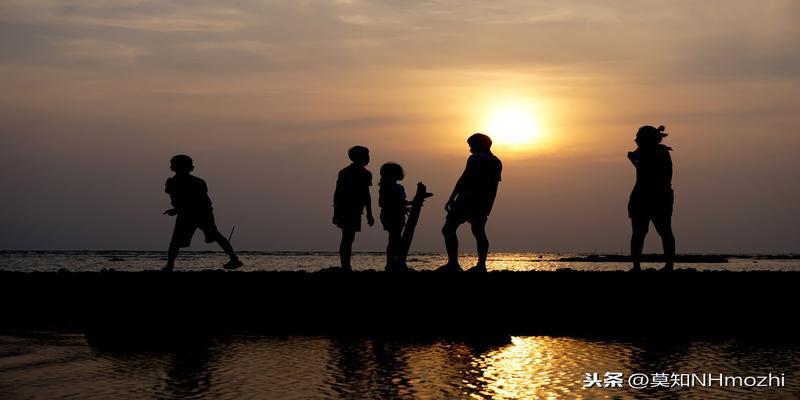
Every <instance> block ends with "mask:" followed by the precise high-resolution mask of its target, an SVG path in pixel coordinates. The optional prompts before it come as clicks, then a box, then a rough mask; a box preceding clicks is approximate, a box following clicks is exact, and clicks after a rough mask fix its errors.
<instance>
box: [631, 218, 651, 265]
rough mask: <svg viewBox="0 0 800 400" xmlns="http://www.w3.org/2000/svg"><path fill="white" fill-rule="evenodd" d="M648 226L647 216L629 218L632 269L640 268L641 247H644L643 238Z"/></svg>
mask: <svg viewBox="0 0 800 400" xmlns="http://www.w3.org/2000/svg"><path fill="white" fill-rule="evenodd" d="M649 227H650V219H649V218H641V217H636V218H631V230H632V234H631V258H633V268H632V269H631V270H632V271H639V270H641V269H642V266H641V261H642V249H643V248H644V238H645V236H647V230H648V229H649Z"/></svg>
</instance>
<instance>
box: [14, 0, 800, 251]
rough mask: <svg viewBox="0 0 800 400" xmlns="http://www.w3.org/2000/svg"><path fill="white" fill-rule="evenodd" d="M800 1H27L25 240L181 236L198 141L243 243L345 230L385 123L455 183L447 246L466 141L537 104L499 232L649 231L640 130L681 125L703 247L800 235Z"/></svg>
mask: <svg viewBox="0 0 800 400" xmlns="http://www.w3.org/2000/svg"><path fill="white" fill-rule="evenodd" d="M798 18H800V4H798V3H797V2H794V1H788V0H787V1H767V2H764V1H704V2H697V1H667V2H611V3H609V2H605V1H581V2H549V1H499V2H488V3H487V2H482V1H458V2H456V1H446V0H444V1H419V2H417V1H408V2H392V1H357V0H353V1H327V2H325V1H320V2H315V1H290V2H269V1H268V2H263V1H242V2H237V3H236V5H227V4H226V3H220V2H213V1H196V2H192V3H191V5H187V4H183V3H171V2H143V1H128V0H123V1H115V2H104V1H82V2H79V3H74V2H65V1H50V0H34V1H30V0H29V1H17V0H6V1H4V2H3V4H2V5H0V30H1V31H2V34H0V88H2V95H0V157H2V158H0V183H1V184H2V185H3V188H4V190H3V196H2V198H1V199H0V217H2V219H3V221H4V224H3V225H4V228H3V230H2V231H0V248H7V249H14V248H34V249H50V248H53V249H55V248H72V249H85V248H90V249H92V248H116V249H129V248H133V249H160V248H163V247H165V246H166V243H167V242H168V240H169V234H170V229H171V225H170V224H171V223H172V220H171V219H169V218H166V217H163V216H161V211H163V209H164V208H166V207H167V206H168V198H167V196H166V195H165V194H163V192H162V190H163V181H164V179H166V177H167V176H168V175H169V170H168V159H169V157H170V156H171V155H173V154H176V153H187V154H190V155H192V156H193V157H194V158H195V163H196V165H197V169H196V173H197V175H198V176H201V177H203V178H205V179H206V180H207V181H208V184H209V186H210V189H211V196H212V199H213V200H214V202H215V207H216V213H217V220H218V222H219V225H220V228H221V229H222V230H223V231H227V229H229V227H230V226H231V225H233V224H236V225H237V237H236V239H235V245H236V246H237V247H239V248H243V249H253V250H331V249H335V248H336V246H337V235H338V232H337V230H336V228H335V227H334V226H333V225H331V224H330V215H331V207H330V203H331V196H332V191H333V186H334V183H335V178H336V173H337V171H338V169H340V168H342V167H344V166H345V165H346V164H347V158H346V154H345V153H346V150H347V148H348V147H350V146H351V145H354V144H361V145H365V146H368V147H369V148H370V149H371V150H372V159H373V163H372V164H371V165H370V166H369V168H370V169H371V170H372V171H373V172H374V173H375V175H376V176H377V170H378V169H379V167H380V164H381V163H382V162H385V161H389V160H391V161H397V162H399V163H401V164H402V165H403V166H404V167H405V168H406V171H407V179H406V180H405V181H404V184H405V185H406V188H407V190H408V191H409V192H410V191H411V190H412V188H413V185H414V183H416V182H417V181H418V180H423V181H425V182H426V183H427V184H428V186H429V188H430V190H431V191H433V192H434V193H436V196H435V197H434V198H432V199H431V200H430V202H429V206H428V207H426V208H425V209H424V210H423V215H422V220H421V222H420V226H419V233H418V236H417V239H416V242H415V248H416V249H419V250H431V251H439V250H442V249H443V243H442V240H441V238H440V234H439V228H440V226H441V224H442V222H443V220H444V211H443V210H442V206H443V204H444V201H445V200H446V197H447V195H448V194H449V192H450V190H451V189H452V185H453V184H454V182H455V180H456V179H457V178H458V175H459V174H460V172H461V170H462V169H463V166H464V162H465V160H466V157H467V155H468V153H467V149H466V144H465V143H464V140H465V139H466V137H467V136H468V135H469V134H471V133H472V132H474V131H480V130H486V129H487V124H488V121H487V120H488V119H489V115H490V114H491V113H492V110H494V109H495V108H497V107H499V106H504V105H505V106H509V105H511V106H513V105H522V106H520V107H522V108H524V109H525V110H527V112H529V113H530V116H531V117H532V118H534V119H535V120H536V121H537V125H538V128H537V129H538V131H539V134H540V135H541V136H540V138H539V141H537V142H535V143H533V144H532V145H531V146H530V147H527V148H524V149H512V148H509V147H508V146H505V147H504V146H502V144H501V145H498V147H497V148H496V153H497V155H498V156H499V157H500V158H501V159H503V161H504V165H505V173H504V180H503V182H502V184H501V188H500V193H499V196H498V201H497V203H496V208H495V211H494V212H493V215H492V217H491V218H490V222H489V225H488V231H489V234H490V239H492V248H493V249H497V250H524V251H545V250H559V251H593V250H598V251H620V250H625V249H626V248H627V241H628V219H627V215H626V208H625V206H626V201H627V196H628V193H629V191H630V188H631V187H632V185H633V178H634V175H633V174H634V171H633V169H632V167H631V166H630V164H629V163H628V162H627V160H626V159H625V154H626V152H627V151H629V150H631V149H632V146H633V136H634V134H635V132H636V129H637V128H638V127H639V126H640V125H644V124H653V125H659V124H665V125H667V128H668V132H669V133H670V136H669V137H668V138H667V144H668V145H670V146H672V147H673V148H674V149H675V151H674V152H673V159H674V162H675V178H674V187H675V191H676V205H675V210H676V211H675V215H674V226H675V232H676V236H677V239H678V249H679V252H714V251H720V252H723V251H724V252H788V251H794V252H797V251H800V247H798V246H800V240H798V239H800V238H799V237H798V231H797V226H798V225H800V217H798V212H797V204H800V187H798V184H797V183H796V180H797V179H796V177H797V175H798V172H800V171H799V170H800V161H798V159H797V157H796V155H795V154H794V153H795V152H796V151H797V149H798V148H799V147H798V145H800V139H798V135H797V133H796V131H797V129H796V126H798V123H799V122H800V121H799V120H798V116H797V110H798V109H800V95H798V93H800V84H799V83H800V80H799V79H798V78H800V50H798V49H800V46H798V43H797V41H798V40H797V38H799V37H800V28H798V27H797V25H796V23H795V22H796V21H797V20H798ZM486 133H488V134H490V135H492V134H493V132H490V131H487V132H486ZM499 136H501V132H498V133H497V135H496V136H495V137H499ZM376 183H377V180H376ZM373 195H374V197H375V199H376V200H377V191H374V193H373ZM374 206H375V207H376V210H377V204H375V205H374ZM384 241H385V233H384V232H383V231H382V230H381V229H380V228H379V227H377V226H376V227H375V228H372V229H369V230H366V231H364V232H363V233H362V234H360V235H359V237H358V238H357V241H356V248H357V249H361V250H380V249H381V248H382V247H383V245H384ZM462 242H463V243H464V244H465V245H468V246H467V249H469V248H470V246H471V245H472V241H471V238H469V237H468V232H467V230H466V229H464V232H462ZM657 244H658V243H657V240H656V238H649V240H648V247H649V249H650V250H653V249H657V248H658V246H657ZM196 248H204V247H202V246H200V245H198V246H196Z"/></svg>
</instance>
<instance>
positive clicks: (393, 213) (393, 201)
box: [378, 163, 410, 271]
mask: <svg viewBox="0 0 800 400" xmlns="http://www.w3.org/2000/svg"><path fill="white" fill-rule="evenodd" d="M404 177H405V174H404V173H403V167H401V166H400V164H396V163H386V164H383V166H382V167H381V180H380V183H379V184H378V185H379V186H380V189H379V190H378V205H379V206H380V207H381V223H382V224H383V229H384V230H385V231H386V232H388V233H389V242H388V244H387V245H386V268H385V269H386V271H394V270H400V269H405V265H401V263H400V260H399V258H400V257H401V252H402V240H403V239H402V235H403V227H405V224H406V213H408V206H409V204H410V203H409V202H408V201H407V200H406V190H405V188H403V185H401V184H399V183H397V181H400V180H403V178H404Z"/></svg>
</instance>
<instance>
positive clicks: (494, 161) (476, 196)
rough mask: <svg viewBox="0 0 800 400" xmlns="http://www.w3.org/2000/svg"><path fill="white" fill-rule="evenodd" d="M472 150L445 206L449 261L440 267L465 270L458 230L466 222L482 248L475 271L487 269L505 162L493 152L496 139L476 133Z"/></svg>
mask: <svg viewBox="0 0 800 400" xmlns="http://www.w3.org/2000/svg"><path fill="white" fill-rule="evenodd" d="M467 144H469V151H470V152H471V153H472V155H471V156H469V158H468V159H467V166H466V168H465V169H464V173H462V174H461V177H460V178H458V181H457V182H456V185H455V188H454V189H453V193H452V194H451V195H450V199H449V200H447V204H445V206H444V209H445V211H447V217H446V220H445V224H444V227H443V228H442V234H443V235H444V242H445V246H446V247H447V264H445V265H443V266H441V267H440V268H439V269H438V271H442V272H457V271H461V266H460V265H459V263H458V235H457V234H456V230H457V229H458V227H459V226H461V225H462V224H463V223H465V222H469V223H470V225H471V227H472V234H473V235H474V236H475V241H476V243H477V250H478V263H477V264H476V265H475V266H474V267H473V268H470V269H469V271H472V272H486V258H487V256H488V253H489V239H488V238H487V237H486V221H487V219H488V217H489V213H490V212H491V211H492V205H494V200H495V197H496V196H497V187H498V184H499V183H500V174H501V172H502V170H503V164H502V163H501V162H500V159H499V158H497V157H496V156H495V155H494V154H492V151H491V148H492V139H490V138H489V136H486V135H484V134H482V133H476V134H474V135H472V136H470V137H469V138H468V139H467Z"/></svg>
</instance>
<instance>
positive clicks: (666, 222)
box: [653, 216, 675, 271]
mask: <svg viewBox="0 0 800 400" xmlns="http://www.w3.org/2000/svg"><path fill="white" fill-rule="evenodd" d="M653 225H655V227H656V232H658V234H659V235H660V236H661V243H662V245H663V246H664V258H666V259H667V262H666V263H665V264H664V268H663V270H664V271H672V269H673V268H674V262H675V235H673V234H672V217H671V216H664V217H656V218H653Z"/></svg>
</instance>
